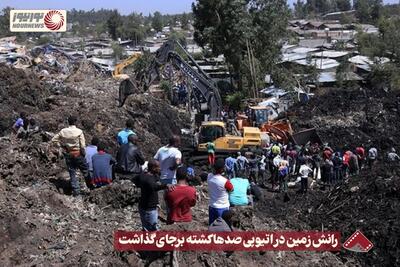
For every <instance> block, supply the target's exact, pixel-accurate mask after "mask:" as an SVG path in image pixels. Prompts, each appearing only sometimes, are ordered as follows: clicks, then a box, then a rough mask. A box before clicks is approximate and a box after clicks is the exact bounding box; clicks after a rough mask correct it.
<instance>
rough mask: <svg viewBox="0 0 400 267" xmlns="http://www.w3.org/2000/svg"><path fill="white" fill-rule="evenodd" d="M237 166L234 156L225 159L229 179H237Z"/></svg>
mask: <svg viewBox="0 0 400 267" xmlns="http://www.w3.org/2000/svg"><path fill="white" fill-rule="evenodd" d="M235 166H236V159H235V158H234V156H232V155H229V157H228V158H226V159H225V171H226V174H227V176H228V178H229V179H231V178H233V177H235Z"/></svg>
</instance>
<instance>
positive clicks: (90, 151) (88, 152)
mask: <svg viewBox="0 0 400 267" xmlns="http://www.w3.org/2000/svg"><path fill="white" fill-rule="evenodd" d="M98 144H99V138H98V137H97V136H94V137H93V138H92V141H91V143H90V145H88V146H87V147H86V149H85V159H86V163H87V165H88V170H89V178H92V176H93V162H92V157H93V155H94V154H97V145H98Z"/></svg>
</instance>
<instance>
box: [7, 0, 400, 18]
mask: <svg viewBox="0 0 400 267" xmlns="http://www.w3.org/2000/svg"><path fill="white" fill-rule="evenodd" d="M215 1H218V0H215ZM294 1H295V0H288V2H289V3H290V4H291V3H293V2H294ZM398 1H399V0H384V2H385V3H398ZM192 2H193V0H173V1H171V0H98V1H89V0H0V8H3V7H6V6H10V7H13V8H18V9H67V10H69V9H72V8H76V9H83V10H90V9H92V8H94V9H100V8H108V9H114V8H116V9H118V10H119V11H120V12H121V13H122V14H129V13H131V12H132V11H135V12H139V13H140V12H141V13H143V14H145V15H147V14H148V13H149V12H151V13H153V12H155V11H160V12H161V13H163V14H176V13H183V12H189V11H190V10H191V4H192Z"/></svg>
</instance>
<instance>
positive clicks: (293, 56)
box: [281, 53, 307, 62]
mask: <svg viewBox="0 0 400 267" xmlns="http://www.w3.org/2000/svg"><path fill="white" fill-rule="evenodd" d="M305 58H307V54H303V53H301V54H300V53H287V54H282V60H281V62H291V61H296V60H299V59H305Z"/></svg>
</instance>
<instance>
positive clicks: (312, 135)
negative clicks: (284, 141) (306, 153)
mask: <svg viewBox="0 0 400 267" xmlns="http://www.w3.org/2000/svg"><path fill="white" fill-rule="evenodd" d="M292 141H293V142H294V143H295V144H297V145H305V144H307V143H308V142H310V143H311V144H314V143H318V144H320V145H322V140H321V138H320V137H319V135H318V133H317V130H316V129H315V128H311V129H307V130H304V131H300V132H297V133H295V134H293V135H292Z"/></svg>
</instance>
